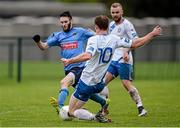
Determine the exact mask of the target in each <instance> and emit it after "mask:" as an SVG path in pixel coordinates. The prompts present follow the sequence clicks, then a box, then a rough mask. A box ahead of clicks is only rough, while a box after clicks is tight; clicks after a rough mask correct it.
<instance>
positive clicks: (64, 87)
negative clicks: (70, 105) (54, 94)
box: [58, 72, 75, 108]
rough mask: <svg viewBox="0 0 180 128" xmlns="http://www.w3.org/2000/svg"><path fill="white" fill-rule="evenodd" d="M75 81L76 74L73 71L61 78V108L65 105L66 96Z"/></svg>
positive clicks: (59, 99)
mask: <svg viewBox="0 0 180 128" xmlns="http://www.w3.org/2000/svg"><path fill="white" fill-rule="evenodd" d="M74 82H75V75H74V74H73V73H71V72H70V73H69V74H68V75H67V76H66V77H64V78H63V79H62V80H61V82H60V85H61V89H60V91H59V96H58V104H59V107H60V108H61V107H62V106H64V102H65V101H66V98H67V96H68V95H69V91H68V87H69V86H71V85H73V84H74Z"/></svg>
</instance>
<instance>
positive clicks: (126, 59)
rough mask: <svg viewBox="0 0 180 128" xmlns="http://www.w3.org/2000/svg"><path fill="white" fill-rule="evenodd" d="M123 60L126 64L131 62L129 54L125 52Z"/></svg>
mask: <svg viewBox="0 0 180 128" xmlns="http://www.w3.org/2000/svg"><path fill="white" fill-rule="evenodd" d="M123 59H124V61H125V62H128V61H129V54H128V52H124V55H123Z"/></svg>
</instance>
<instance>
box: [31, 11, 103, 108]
mask: <svg viewBox="0 0 180 128" xmlns="http://www.w3.org/2000/svg"><path fill="white" fill-rule="evenodd" d="M59 22H60V25H61V26H62V28H63V31H60V32H54V33H52V34H51V35H50V36H49V37H48V39H47V40H46V42H42V41H41V40H40V36H39V35H35V36H34V37H33V40H34V41H35V42H36V44H37V46H38V47H39V48H40V49H41V50H45V49H47V48H50V47H53V46H57V47H59V48H60V52H59V56H60V57H62V58H66V59H70V58H73V57H75V56H77V55H79V54H81V53H83V52H84V48H85V46H86V43H87V39H88V38H89V37H91V36H93V35H94V32H93V31H90V30H87V29H84V28H81V27H73V26H72V16H71V14H70V13H69V12H63V13H62V14H60V16H59ZM84 65H85V62H78V63H73V64H70V65H67V66H65V67H64V71H65V75H66V76H65V77H64V78H63V79H62V80H61V81H60V86H61V89H60V91H59V96H58V105H59V107H60V108H62V106H64V102H65V100H66V98H67V96H68V94H69V91H68V87H69V86H73V87H75V86H76V84H77V82H78V80H79V78H80V75H81V72H82V70H83V69H84ZM91 99H92V100H94V101H96V102H98V103H100V104H101V106H102V107H104V106H105V105H106V100H105V99H103V98H102V97H100V96H99V95H97V94H95V95H92V96H91ZM50 102H51V104H52V105H53V106H54V107H55V108H56V109H57V111H58V110H59V107H57V106H58V105H57V101H56V99H55V98H53V97H52V98H51V99H50Z"/></svg>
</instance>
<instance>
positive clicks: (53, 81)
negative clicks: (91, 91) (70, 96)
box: [0, 62, 180, 127]
mask: <svg viewBox="0 0 180 128" xmlns="http://www.w3.org/2000/svg"><path fill="white" fill-rule="evenodd" d="M15 67H16V65H15ZM179 68H180V64H179V63H153V64H152V63H151V64H147V63H139V64H137V65H136V80H135V81H134V85H136V87H137V88H138V90H139V92H140V94H141V96H142V98H143V103H144V106H145V107H146V109H147V110H148V112H149V113H148V116H147V117H143V118H141V117H138V116H137V109H136V106H135V104H134V103H133V101H132V100H131V98H130V97H129V95H128V93H127V92H126V91H125V89H124V88H123V87H122V85H121V83H120V81H119V79H116V80H114V81H113V82H112V83H111V84H110V85H109V89H110V97H111V105H110V108H109V109H110V115H109V116H110V117H111V118H112V120H113V123H110V124H101V123H97V122H90V121H61V120H60V119H59V118H58V116H57V115H56V113H55V110H54V109H53V108H52V107H51V106H50V105H49V97H50V96H54V97H57V94H58V90H59V80H60V79H61V78H62V77H63V75H64V74H63V69H62V67H61V66H60V64H59V63H53V62H34V63H33V62H25V63H23V79H22V82H21V83H17V82H16V72H15V71H16V70H14V73H13V75H14V77H13V78H12V79H8V78H7V76H8V75H7V65H6V63H1V64H0V127H9V126H14V127H39V126H41V127H85V126H86V127H123V126H125V127H126V126H127V127H156V126H158V127H172V126H173V127H180V102H179V101H180V95H179V93H180V74H179V71H180V69H179ZM160 70H162V71H160ZM154 72H156V73H154ZM72 91H73V89H72V88H71V89H70V92H72ZM66 104H68V101H67V102H66ZM86 108H88V109H89V110H90V111H92V112H94V113H95V112H97V111H98V110H99V109H100V106H99V105H98V104H96V103H94V102H92V101H89V102H88V103H87V105H86Z"/></svg>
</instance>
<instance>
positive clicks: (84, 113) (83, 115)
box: [74, 109, 95, 120]
mask: <svg viewBox="0 0 180 128" xmlns="http://www.w3.org/2000/svg"><path fill="white" fill-rule="evenodd" d="M74 116H75V117H76V118H78V119H81V120H94V119H95V115H94V114H92V113H91V112H89V111H88V110H86V109H77V110H75V111H74Z"/></svg>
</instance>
